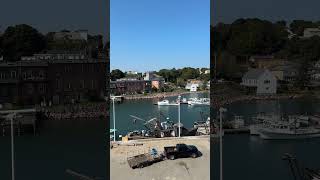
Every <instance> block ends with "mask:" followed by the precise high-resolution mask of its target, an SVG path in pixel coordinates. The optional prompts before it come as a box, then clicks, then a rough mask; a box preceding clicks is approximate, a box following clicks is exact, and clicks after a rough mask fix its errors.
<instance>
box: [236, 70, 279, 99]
mask: <svg viewBox="0 0 320 180" xmlns="http://www.w3.org/2000/svg"><path fill="white" fill-rule="evenodd" d="M241 85H243V86H246V87H247V88H248V89H253V90H255V92H256V94H275V93H277V78H276V77H275V76H274V75H273V74H272V73H271V72H270V71H269V70H267V69H251V70H249V71H248V72H247V73H246V74H245V75H244V76H243V77H242V83H241Z"/></svg>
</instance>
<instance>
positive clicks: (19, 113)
mask: <svg viewBox="0 0 320 180" xmlns="http://www.w3.org/2000/svg"><path fill="white" fill-rule="evenodd" d="M36 113H37V112H36V110H35V109H22V110H5V111H0V129H1V131H2V132H1V134H2V136H6V135H10V131H11V129H10V128H11V118H13V119H12V125H13V131H14V133H15V134H17V135H18V136H20V135H21V134H23V133H25V132H26V131H32V132H33V134H34V135H35V134H36V130H37V123H38V120H37V116H36Z"/></svg>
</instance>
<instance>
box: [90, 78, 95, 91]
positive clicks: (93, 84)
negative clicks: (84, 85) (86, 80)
mask: <svg viewBox="0 0 320 180" xmlns="http://www.w3.org/2000/svg"><path fill="white" fill-rule="evenodd" d="M94 88H95V80H91V89H94Z"/></svg>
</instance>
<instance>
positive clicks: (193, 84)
mask: <svg viewBox="0 0 320 180" xmlns="http://www.w3.org/2000/svg"><path fill="white" fill-rule="evenodd" d="M202 85H203V82H202V81H201V80H196V79H189V80H188V81H187V85H186V87H185V89H187V90H190V91H191V92H196V91H198V89H199V88H200V87H201V86H202Z"/></svg>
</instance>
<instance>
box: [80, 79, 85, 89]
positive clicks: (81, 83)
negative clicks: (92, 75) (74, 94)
mask: <svg viewBox="0 0 320 180" xmlns="http://www.w3.org/2000/svg"><path fill="white" fill-rule="evenodd" d="M80 87H81V88H82V89H84V88H85V82H84V80H81V81H80Z"/></svg>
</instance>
